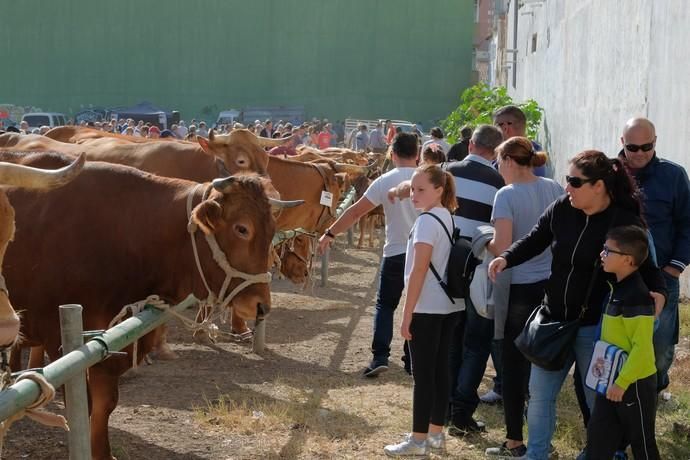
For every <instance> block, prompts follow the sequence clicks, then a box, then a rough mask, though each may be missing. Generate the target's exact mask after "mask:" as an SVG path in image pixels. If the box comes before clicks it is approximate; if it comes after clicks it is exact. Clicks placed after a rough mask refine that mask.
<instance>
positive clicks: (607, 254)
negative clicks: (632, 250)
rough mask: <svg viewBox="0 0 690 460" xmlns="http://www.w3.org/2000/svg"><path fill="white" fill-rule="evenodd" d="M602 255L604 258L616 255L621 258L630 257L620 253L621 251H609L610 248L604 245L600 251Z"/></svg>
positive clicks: (625, 253)
mask: <svg viewBox="0 0 690 460" xmlns="http://www.w3.org/2000/svg"><path fill="white" fill-rule="evenodd" d="M602 254H603V256H604V258H606V257H608V256H609V254H618V255H621V256H629V255H630V254H628V253H627V252H621V251H616V250H615V249H611V248H610V247H608V246H606V245H604V249H603V251H602Z"/></svg>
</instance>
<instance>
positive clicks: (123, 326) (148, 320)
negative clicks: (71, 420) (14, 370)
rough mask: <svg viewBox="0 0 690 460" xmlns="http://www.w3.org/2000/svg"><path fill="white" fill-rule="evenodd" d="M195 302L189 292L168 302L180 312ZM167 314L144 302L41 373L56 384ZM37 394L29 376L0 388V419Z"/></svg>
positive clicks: (22, 405)
mask: <svg viewBox="0 0 690 460" xmlns="http://www.w3.org/2000/svg"><path fill="white" fill-rule="evenodd" d="M198 302H199V300H198V299H196V298H195V297H194V296H193V295H191V294H190V295H189V296H188V297H187V298H186V299H185V300H183V301H182V302H181V303H179V304H177V305H175V306H171V307H170V309H171V310H174V311H176V312H182V311H184V310H186V309H187V308H189V307H191V306H193V305H195V304H196V303H198ZM170 318H172V315H171V314H170V313H168V312H167V311H165V310H160V309H158V308H155V307H153V306H148V305H147V306H146V309H145V310H144V311H142V312H141V313H139V314H138V315H136V316H133V317H131V318H128V319H127V320H125V321H123V322H122V323H120V324H118V325H116V326H113V327H112V328H110V329H108V330H107V331H105V332H104V333H103V334H102V335H99V336H97V337H94V338H93V339H92V340H90V341H89V342H87V343H86V344H84V345H82V346H81V347H79V348H78V349H76V350H74V351H72V352H70V353H68V354H66V355H65V356H63V357H62V358H60V359H58V360H56V361H54V362H52V363H50V364H48V365H47V366H46V367H44V368H43V376H44V377H45V378H46V380H47V381H48V382H49V383H50V384H51V385H53V386H54V387H55V388H57V387H59V386H61V385H63V384H64V383H65V382H66V381H67V380H70V379H71V378H72V377H75V376H77V375H79V373H81V372H84V371H85V370H86V369H87V368H89V367H90V366H93V365H94V364H96V363H98V362H100V361H102V360H103V359H105V358H107V357H108V355H109V354H110V353H112V352H115V351H118V350H122V349H123V348H124V347H126V346H127V345H129V344H130V343H132V342H134V341H135V340H137V339H139V338H140V337H142V336H144V335H146V334H147V333H149V332H151V331H152V330H154V329H155V328H157V327H158V326H160V325H161V324H163V323H164V322H166V321H167V320H169V319H170ZM39 396H40V389H39V387H38V384H36V383H35V382H33V381H31V380H21V381H19V382H17V383H15V384H14V385H11V386H10V387H9V388H7V389H6V390H4V391H2V392H0V420H5V419H7V418H8V417H10V416H11V415H14V414H15V413H17V412H19V411H21V410H23V409H25V408H26V407H27V406H29V405H30V404H32V403H33V402H34V401H36V400H37V399H38V397H39Z"/></svg>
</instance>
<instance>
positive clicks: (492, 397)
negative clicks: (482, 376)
mask: <svg viewBox="0 0 690 460" xmlns="http://www.w3.org/2000/svg"><path fill="white" fill-rule="evenodd" d="M479 400H480V401H481V402H483V403H484V404H497V403H500V402H501V401H503V396H501V395H499V394H498V393H496V392H495V391H494V390H489V391H488V392H486V393H485V394H483V395H482V396H480V397H479Z"/></svg>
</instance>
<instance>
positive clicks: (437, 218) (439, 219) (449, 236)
mask: <svg viewBox="0 0 690 460" xmlns="http://www.w3.org/2000/svg"><path fill="white" fill-rule="evenodd" d="M424 215H426V216H431V217H433V218H434V219H436V220H437V221H438V223H439V224H441V227H443V230H445V232H446V236H448V240H449V241H450V245H451V246H452V245H453V244H454V243H455V242H454V241H453V237H452V236H451V235H452V233H450V232H449V231H448V227H446V224H444V223H443V221H442V220H441V218H440V217H438V216H437V215H436V214H434V213H431V212H423V213H421V214H420V216H424ZM450 220H451V222H452V223H453V233H455V221H454V220H453V216H450Z"/></svg>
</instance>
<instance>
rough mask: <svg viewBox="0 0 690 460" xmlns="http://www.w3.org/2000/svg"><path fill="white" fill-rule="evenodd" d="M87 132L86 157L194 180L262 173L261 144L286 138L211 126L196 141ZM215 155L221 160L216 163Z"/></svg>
mask: <svg viewBox="0 0 690 460" xmlns="http://www.w3.org/2000/svg"><path fill="white" fill-rule="evenodd" d="M86 134H88V137H85V138H83V139H81V140H80V144H79V145H80V146H82V147H83V148H82V150H84V151H87V152H88V157H87V159H89V160H96V161H106V162H108V163H119V164H125V165H128V166H133V167H135V168H138V169H141V170H142V171H149V172H153V173H155V174H158V175H159V176H166V177H182V176H180V175H179V174H178V173H179V171H181V170H182V171H187V173H186V175H185V176H184V178H185V179H189V180H193V181H196V182H205V181H208V180H210V179H209V178H215V177H219V176H227V175H229V174H237V173H241V172H255V173H258V174H262V175H264V174H266V167H267V165H268V154H267V153H266V151H265V150H264V149H263V148H264V147H273V146H277V145H281V144H282V143H283V142H285V140H283V139H268V138H263V137H257V136H256V135H254V133H252V132H250V131H249V130H246V129H237V130H234V131H232V132H231V133H230V134H223V135H216V134H215V133H214V131H213V130H211V131H210V132H209V136H208V139H204V138H203V137H198V138H197V141H198V143H193V142H186V141H160V140H157V139H153V140H152V139H146V140H139V141H133V140H132V139H134V138H131V137H129V136H117V135H112V134H111V135H108V133H105V132H103V131H97V130H96V131H95V132H93V131H89V132H87V133H86ZM99 134H100V137H98V136H99ZM65 137H66V138H68V139H71V138H74V137H75V136H71V137H69V136H65ZM65 137H63V138H65ZM59 151H61V152H62V151H63V150H59ZM65 153H69V152H65ZM216 159H219V160H221V161H222V163H223V164H222V165H221V164H218V163H217V161H216ZM224 169H225V171H224Z"/></svg>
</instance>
